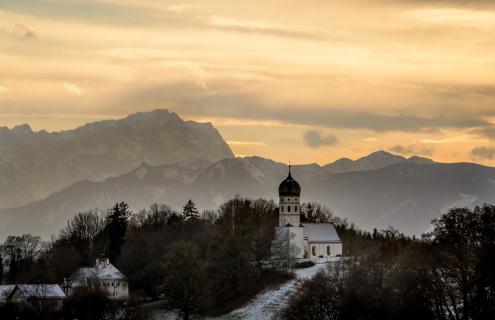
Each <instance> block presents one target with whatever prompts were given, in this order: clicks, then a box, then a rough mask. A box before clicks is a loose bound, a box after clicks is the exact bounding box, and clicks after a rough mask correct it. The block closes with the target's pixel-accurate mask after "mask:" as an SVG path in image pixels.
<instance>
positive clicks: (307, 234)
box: [302, 223, 342, 243]
mask: <svg viewBox="0 0 495 320" xmlns="http://www.w3.org/2000/svg"><path fill="white" fill-rule="evenodd" d="M302 225H303V227H304V238H307V239H308V242H310V243H330V242H333V243H341V242H342V240H340V237H339V234H338V233H337V230H335V226H334V225H333V223H303V224H302Z"/></svg>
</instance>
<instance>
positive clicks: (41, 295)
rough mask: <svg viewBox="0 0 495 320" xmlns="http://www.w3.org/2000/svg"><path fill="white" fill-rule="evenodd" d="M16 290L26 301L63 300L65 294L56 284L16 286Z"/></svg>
mask: <svg viewBox="0 0 495 320" xmlns="http://www.w3.org/2000/svg"><path fill="white" fill-rule="evenodd" d="M16 287H17V288H16V289H18V290H20V293H21V295H22V296H23V297H24V298H26V299H64V298H65V293H64V292H63V291H62V288H60V286H59V285H58V284H18V285H16Z"/></svg>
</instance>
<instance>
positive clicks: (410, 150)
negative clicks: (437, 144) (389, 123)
mask: <svg viewBox="0 0 495 320" xmlns="http://www.w3.org/2000/svg"><path fill="white" fill-rule="evenodd" d="M390 151H392V152H395V153H398V154H402V155H423V156H431V155H432V154H433V153H434V152H435V149H434V148H432V147H429V146H425V145H419V144H411V145H407V146H404V145H396V146H393V147H392V148H390Z"/></svg>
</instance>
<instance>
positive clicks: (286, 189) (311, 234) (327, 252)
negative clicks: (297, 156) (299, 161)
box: [274, 166, 342, 262]
mask: <svg viewBox="0 0 495 320" xmlns="http://www.w3.org/2000/svg"><path fill="white" fill-rule="evenodd" d="M278 192H279V225H278V227H277V229H276V240H275V241H274V246H275V247H276V249H275V250H276V251H278V252H275V253H274V254H275V255H279V256H281V254H280V252H281V251H283V252H285V253H286V254H282V255H289V256H290V257H293V258H295V259H309V260H311V261H314V262H323V261H327V260H329V259H330V258H332V257H337V256H341V255H342V241H341V239H340V237H339V235H338V233H337V230H335V226H334V225H333V224H332V223H302V224H301V219H300V215H301V204H300V200H301V187H300V186H299V183H298V182H297V181H296V180H294V178H292V175H291V172H290V166H289V175H288V176H287V178H286V179H285V180H284V181H282V183H280V186H279V188H278Z"/></svg>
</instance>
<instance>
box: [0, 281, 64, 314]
mask: <svg viewBox="0 0 495 320" xmlns="http://www.w3.org/2000/svg"><path fill="white" fill-rule="evenodd" d="M65 298H66V296H65V293H64V292H63V290H62V288H60V286H59V285H58V284H17V285H7V286H0V302H2V303H7V302H12V303H29V304H31V305H33V306H36V307H42V308H43V310H47V309H51V310H60V309H61V308H62V306H63V303H64V299H65Z"/></svg>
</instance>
